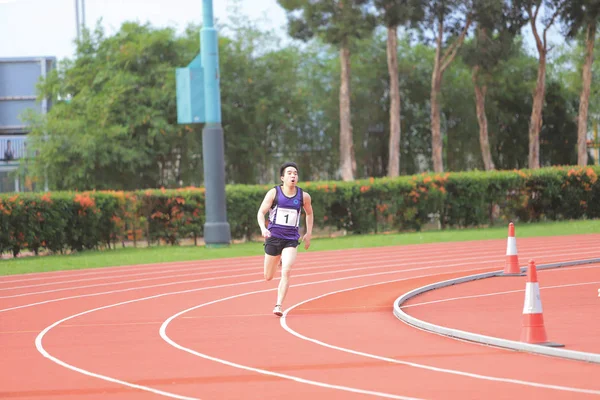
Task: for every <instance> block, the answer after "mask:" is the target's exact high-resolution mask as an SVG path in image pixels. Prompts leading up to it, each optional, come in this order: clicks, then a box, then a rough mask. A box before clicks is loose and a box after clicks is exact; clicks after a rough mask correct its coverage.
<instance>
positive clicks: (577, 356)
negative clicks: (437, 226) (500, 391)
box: [394, 258, 600, 364]
mask: <svg viewBox="0 0 600 400" xmlns="http://www.w3.org/2000/svg"><path fill="white" fill-rule="evenodd" d="M593 263H600V258H593V259H589V260H577V261H567V262H562V263H554V264H544V265H538V266H537V269H538V270H543V269H551V268H560V267H567V266H571V265H581V264H593ZM526 271H527V267H521V272H526ZM502 275H503V271H497V272H487V273H483V274H476V275H470V276H465V277H462V278H456V279H450V280H447V281H442V282H437V283H433V284H430V285H426V286H422V287H420V288H417V289H414V290H411V291H410V292H408V293H405V294H403V295H402V296H400V297H398V298H397V299H396V300H395V301H394V315H395V316H396V318H398V319H399V320H401V321H403V322H406V323H407V324H409V325H413V326H416V327H418V328H421V329H424V330H426V331H430V332H434V333H438V334H440V335H445V336H450V337H454V338H459V339H463V340H469V341H472V342H478V343H483V344H487V345H490V346H497V347H503V348H508V349H512V350H518V351H525V352H530V353H537V354H543V355H547V356H554V357H561V358H568V359H571V360H578V361H587V362H591V363H596V364H600V354H596V353H586V352H582V351H575V350H566V349H562V348H555V347H546V346H542V345H537V344H530V343H525V342H518V341H514V340H508V339H501V338H497V337H493V336H485V335H479V334H477V333H472V332H466V331H461V330H458V329H452V328H447V327H445V326H440V325H435V324H432V323H430V322H426V321H423V320H420V319H418V318H415V317H412V316H410V315H408V314H407V313H405V312H404V311H403V310H402V304H403V303H404V302H406V301H407V300H408V299H410V298H412V297H415V296H417V295H419V294H421V293H424V292H427V291H430V290H434V289H440V288H443V287H446V286H452V285H456V284H459V283H464V282H470V281H474V280H478V279H486V278H492V277H495V276H502Z"/></svg>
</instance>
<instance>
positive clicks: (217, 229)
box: [200, 0, 231, 247]
mask: <svg viewBox="0 0 600 400" xmlns="http://www.w3.org/2000/svg"><path fill="white" fill-rule="evenodd" d="M200 54H201V59H202V67H203V70H204V109H205V115H206V123H205V125H204V129H203V130H202V154H203V159H204V186H205V188H206V197H205V201H206V205H205V210H206V211H205V212H206V222H205V224H204V242H205V243H206V245H207V246H210V247H220V246H225V245H229V243H230V242H231V232H230V228H229V223H228V222H227V207H226V199H225V157H224V144H223V127H222V126H221V94H220V89H219V79H220V74H219V44H218V38H217V31H216V29H215V27H214V18H213V3H212V0H203V2H202V29H201V30H200Z"/></svg>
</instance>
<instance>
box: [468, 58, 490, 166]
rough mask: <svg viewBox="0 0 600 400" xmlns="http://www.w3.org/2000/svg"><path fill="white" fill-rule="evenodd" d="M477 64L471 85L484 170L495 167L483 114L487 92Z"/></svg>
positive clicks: (485, 119) (485, 118)
mask: <svg viewBox="0 0 600 400" xmlns="http://www.w3.org/2000/svg"><path fill="white" fill-rule="evenodd" d="M479 69H480V67H479V65H476V66H475V67H474V68H473V74H472V78H473V86H474V87H475V109H476V111H477V123H478V124H479V145H480V147H481V158H482V159H483V165H484V167H485V170H486V171H491V170H493V169H495V168H496V167H495V166H494V161H492V153H491V152H490V141H489V137H488V123H487V117H486V115H485V95H486V93H487V85H483V86H481V85H480V82H479V79H478V78H479Z"/></svg>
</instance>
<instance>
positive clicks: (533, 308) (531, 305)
mask: <svg viewBox="0 0 600 400" xmlns="http://www.w3.org/2000/svg"><path fill="white" fill-rule="evenodd" d="M525 285H526V286H525V305H524V306H523V326H522V329H521V341H522V342H526V343H531V344H539V345H543V346H551V347H564V345H563V344H559V343H553V342H549V341H548V337H547V336H546V328H545V327H544V315H543V311H542V300H541V298H540V285H539V283H538V279H537V269H536V267H535V261H533V260H531V261H529V268H528V269H527V283H526V284H525Z"/></svg>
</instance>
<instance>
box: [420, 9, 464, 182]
mask: <svg viewBox="0 0 600 400" xmlns="http://www.w3.org/2000/svg"><path fill="white" fill-rule="evenodd" d="M421 8H422V10H423V12H424V19H423V25H424V27H425V29H428V28H430V27H433V29H434V36H435V44H436V45H435V57H434V60H433V73H432V75H431V151H432V158H433V169H434V171H435V172H444V159H443V155H442V149H443V141H442V133H441V110H440V93H441V90H442V80H443V76H444V72H445V71H446V69H447V68H448V66H450V64H451V63H452V61H453V60H454V58H455V57H456V53H457V51H458V49H459V48H460V46H461V45H462V43H463V41H464V40H465V37H466V35H467V32H468V30H469V27H470V26H471V22H472V21H473V19H472V14H471V12H472V7H470V1H469V0H422V2H421ZM445 35H446V38H445V37H444V36H445ZM444 47H445V49H444Z"/></svg>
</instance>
